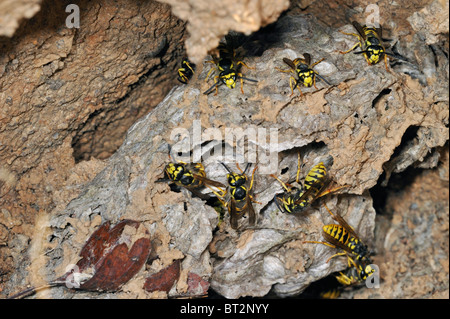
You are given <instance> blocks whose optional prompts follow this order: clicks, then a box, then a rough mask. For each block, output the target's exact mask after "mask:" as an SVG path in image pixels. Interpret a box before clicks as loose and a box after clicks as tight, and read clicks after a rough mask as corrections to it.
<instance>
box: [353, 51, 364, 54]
mask: <svg viewBox="0 0 450 319" xmlns="http://www.w3.org/2000/svg"><path fill="white" fill-rule="evenodd" d="M362 53H367V51H355V52H353V54H362Z"/></svg>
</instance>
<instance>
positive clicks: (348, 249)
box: [304, 204, 372, 272]
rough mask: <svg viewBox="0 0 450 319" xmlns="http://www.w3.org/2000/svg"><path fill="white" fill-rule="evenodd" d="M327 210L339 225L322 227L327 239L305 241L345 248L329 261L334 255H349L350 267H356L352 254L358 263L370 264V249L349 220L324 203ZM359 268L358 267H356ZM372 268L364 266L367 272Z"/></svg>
mask: <svg viewBox="0 0 450 319" xmlns="http://www.w3.org/2000/svg"><path fill="white" fill-rule="evenodd" d="M323 205H324V206H325V208H326V209H327V211H328V212H329V213H330V215H331V216H332V217H333V219H334V220H336V221H337V222H338V223H339V225H337V224H329V225H324V226H323V228H322V235H323V237H324V238H325V240H326V241H311V240H308V241H304V243H314V244H322V245H326V246H328V247H331V248H341V249H342V250H344V252H339V253H336V254H334V255H332V256H331V257H330V258H328V260H327V262H329V261H330V260H331V259H332V258H333V257H336V256H342V255H347V259H348V263H349V267H351V266H352V262H353V265H354V266H355V267H356V264H355V262H354V261H353V258H351V257H350V256H353V257H355V260H356V263H361V264H362V265H368V264H371V263H372V262H371V260H370V251H369V249H368V247H367V245H365V244H364V243H363V242H362V241H361V239H360V238H359V236H358V235H357V234H356V232H355V231H354V230H353V228H352V227H351V226H350V225H349V224H347V222H346V221H345V220H344V218H342V217H341V216H340V215H339V214H333V213H332V212H331V211H330V210H329V209H328V207H327V205H325V204H323ZM356 268H357V269H358V267H356ZM370 269H371V267H370V268H367V269H366V267H364V269H363V270H364V271H365V272H367V271H368V272H372V271H371V270H370Z"/></svg>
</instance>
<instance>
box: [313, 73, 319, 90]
mask: <svg viewBox="0 0 450 319" xmlns="http://www.w3.org/2000/svg"><path fill="white" fill-rule="evenodd" d="M313 85H314V87H315V88H316V90H318V88H317V86H316V76H315V75H313Z"/></svg>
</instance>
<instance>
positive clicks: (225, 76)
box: [219, 70, 236, 89]
mask: <svg viewBox="0 0 450 319" xmlns="http://www.w3.org/2000/svg"><path fill="white" fill-rule="evenodd" d="M219 76H220V79H221V80H222V82H223V83H224V84H225V85H226V86H228V87H229V88H230V89H234V88H235V86H236V72H235V71H233V70H227V71H223V72H221V73H220V75H219Z"/></svg>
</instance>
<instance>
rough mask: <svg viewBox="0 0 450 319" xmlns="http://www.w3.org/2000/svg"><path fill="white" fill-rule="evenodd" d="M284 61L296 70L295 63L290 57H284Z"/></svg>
mask: <svg viewBox="0 0 450 319" xmlns="http://www.w3.org/2000/svg"><path fill="white" fill-rule="evenodd" d="M283 62H284V63H286V64H287V65H288V66H289V67H290V68H291V69H293V70H295V63H294V61H292V60H289V59H288V58H283Z"/></svg>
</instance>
